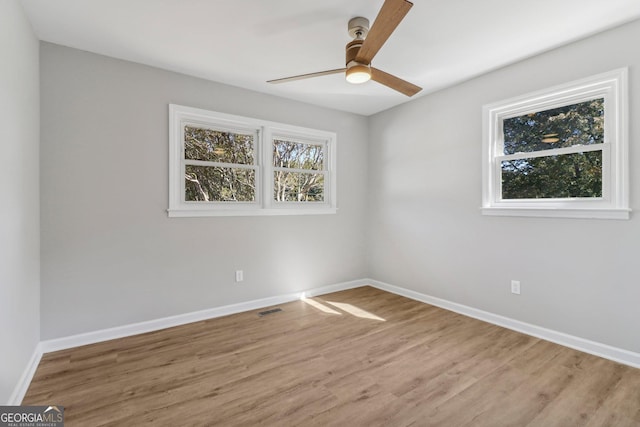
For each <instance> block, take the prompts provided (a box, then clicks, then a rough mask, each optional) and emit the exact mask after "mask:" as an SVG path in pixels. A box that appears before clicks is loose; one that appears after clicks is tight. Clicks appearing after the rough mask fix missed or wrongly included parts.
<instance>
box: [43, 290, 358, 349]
mask: <svg viewBox="0 0 640 427" xmlns="http://www.w3.org/2000/svg"><path fill="white" fill-rule="evenodd" d="M367 283H368V282H367V281H366V280H354V281H351V282H343V283H337V284H334V285H329V286H323V287H320V288H314V289H309V290H306V291H304V292H295V293H291V294H285V295H278V296H273V297H268V298H262V299H257V300H252V301H246V302H241V303H238V304H231V305H225V306H222V307H214V308H210V309H207V310H201V311H194V312H191V313H185V314H178V315H176V316H169V317H164V318H161V319H154V320H149V321H146V322H139V323H133V324H129V325H123V326H117V327H114V328H108V329H101V330H98V331H93V332H87V333H83V334H78V335H72V336H68V337H63V338H55V339H51V340H45V341H42V342H41V343H40V345H41V352H42V353H49V352H52V351H59V350H65V349H68V348H73V347H79V346H82V345H87V344H94V343H97V342H102V341H109V340H113V339H116V338H123V337H128V336H131V335H138V334H144V333H146V332H153V331H158V330H160V329H166V328H171V327H173V326H180V325H184V324H187V323H193V322H199V321H202V320H207V319H213V318H216V317H221V316H227V315H230V314H235V313H241V312H243V311H250V310H256V309H259V308H264V307H269V306H272V305H277V304H284V303H286V302H290V301H295V300H298V299H300V298H304V297H313V296H317V295H323V294H328V293H331V292H337V291H341V290H346V289H352V288H358V287H361V286H364V285H366V284H367Z"/></svg>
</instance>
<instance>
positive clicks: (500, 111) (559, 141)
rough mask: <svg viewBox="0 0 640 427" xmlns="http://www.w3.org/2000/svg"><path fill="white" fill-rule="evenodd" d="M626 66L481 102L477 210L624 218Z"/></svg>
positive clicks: (625, 200)
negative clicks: (480, 175)
mask: <svg viewBox="0 0 640 427" xmlns="http://www.w3.org/2000/svg"><path fill="white" fill-rule="evenodd" d="M626 90H627V70H626V69H621V70H616V71H613V72H609V73H605V74H601V75H597V76H593V77H590V78H587V79H583V80H580V81H577V82H572V83H569V84H565V85H562V86H558V87H554V88H551V89H548V90H544V91H540V92H536V93H533V94H529V95H525V96H522V97H518V98H515V99H510V100H507V101H502V102H499V103H495V104H491V105H487V106H485V107H484V109H483V112H484V126H485V128H484V147H483V151H484V162H483V213H484V214H486V215H516V216H551V217H577V218H614V219H627V218H629V205H628V159H627V151H628V148H627V123H626V121H627V95H626Z"/></svg>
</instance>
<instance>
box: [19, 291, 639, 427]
mask: <svg viewBox="0 0 640 427" xmlns="http://www.w3.org/2000/svg"><path fill="white" fill-rule="evenodd" d="M278 307H280V308H282V310H283V311H282V312H279V313H274V314H270V315H266V316H263V317H259V316H258V315H257V312H258V311H262V310H258V311H255V312H246V313H241V314H236V315H232V316H227V317H222V318H218V319H212V320H208V321H204V322H198V323H192V324H189V325H185V326H179V327H175V328H170V329H165V330H162V331H157V332H152V333H147V334H143V335H138V336H134V337H128V338H122V339H118V340H113V341H108V342H103V343H98V344H93V345H89V346H84V347H79V348H75V349H70V350H64V351H59V352H55V353H48V354H46V355H45V356H44V357H43V358H42V361H41V363H40V365H39V367H38V370H37V372H36V375H35V377H34V379H33V381H32V383H31V386H30V388H29V390H28V392H27V395H26V397H25V399H24V401H23V404H24V405H48V404H59V405H63V406H64V407H65V420H66V425H67V426H102V425H110V426H139V425H145V424H148V425H151V424H152V425H166V426H191V425H193V426H195V425H221V426H254V425H273V426H345V425H346V426H354V427H355V426H379V425H386V426H455V427H458V426H544V427H550V426H562V427H567V426H616V427H625V426H640V370H638V369H634V368H631V367H627V366H624V365H620V364H617V363H614V362H611V361H608V360H605V359H601V358H598V357H595V356H591V355H588V354H585V353H581V352H578V351H575V350H571V349H569V348H566V347H562V346H559V345H556V344H552V343H549V342H546V341H543V340H540V339H537V338H533V337H530V336H527V335H522V334H519V333H517V332H513V331H510V330H507V329H503V328H500V327H498V326H494V325H491V324H488V323H484V322H481V321H478V320H475V319H471V318H468V317H464V316H461V315H458V314H455V313H452V312H449V311H446V310H442V309H439V308H436V307H433V306H429V305H426V304H423V303H420V302H416V301H413V300H410V299H407V298H404V297H400V296H397V295H394V294H390V293H386V292H383V291H380V290H377V289H374V288H370V287H364V288H358V289H353V290H349V291H343V292H337V293H333V294H328V295H324V296H322V297H318V298H314V299H312V300H309V301H306V302H305V301H295V302H292V303H288V304H282V305H280V306H278Z"/></svg>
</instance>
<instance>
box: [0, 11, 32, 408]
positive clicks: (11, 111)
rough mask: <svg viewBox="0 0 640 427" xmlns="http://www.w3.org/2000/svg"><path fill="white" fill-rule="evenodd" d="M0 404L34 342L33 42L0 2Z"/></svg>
mask: <svg viewBox="0 0 640 427" xmlns="http://www.w3.org/2000/svg"><path fill="white" fill-rule="evenodd" d="M0 58H2V59H1V61H2V66H1V67H0V151H1V152H2V155H1V156H0V163H1V165H0V200H2V201H1V202H0V347H1V348H2V351H0V404H4V403H5V402H8V401H9V398H10V396H11V394H12V392H13V389H14V387H15V385H16V384H17V382H18V379H19V378H20V376H21V375H22V373H23V372H24V370H25V368H26V366H27V362H28V361H29V359H30V358H31V355H32V354H33V353H34V350H35V348H36V345H37V344H38V341H39V340H40V236H39V233H40V227H39V226H40V210H39V181H38V176H39V173H38V170H39V159H38V151H39V128H40V125H39V120H40V104H39V102H40V101H39V80H38V79H39V77H38V73H39V68H38V40H37V39H36V37H35V36H34V34H33V32H32V30H31V26H30V24H29V23H28V21H27V20H26V18H25V15H24V13H23V11H22V6H21V5H20V3H19V2H18V1H16V0H3V1H0Z"/></svg>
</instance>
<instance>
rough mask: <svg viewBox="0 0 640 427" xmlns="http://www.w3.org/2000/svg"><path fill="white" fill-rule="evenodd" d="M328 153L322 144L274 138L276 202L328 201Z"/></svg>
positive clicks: (274, 193) (274, 194)
mask: <svg viewBox="0 0 640 427" xmlns="http://www.w3.org/2000/svg"><path fill="white" fill-rule="evenodd" d="M326 151H327V150H326V145H325V144H322V143H314V142H305V141H299V140H291V139H284V138H281V137H275V138H273V156H272V158H273V198H274V201H276V202H298V203H302V202H324V200H325V197H324V195H325V185H326V184H327V180H325V175H326V173H327V171H326V169H325V165H326V163H325V161H324V159H325V157H326ZM316 171H317V172H316Z"/></svg>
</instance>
